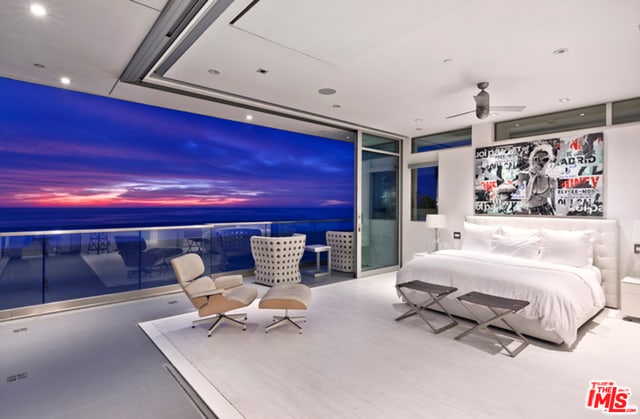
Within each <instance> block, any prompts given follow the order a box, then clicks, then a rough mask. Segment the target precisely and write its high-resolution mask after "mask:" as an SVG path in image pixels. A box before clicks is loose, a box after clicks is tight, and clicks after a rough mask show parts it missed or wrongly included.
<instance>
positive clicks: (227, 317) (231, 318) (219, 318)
mask: <svg viewBox="0 0 640 419" xmlns="http://www.w3.org/2000/svg"><path fill="white" fill-rule="evenodd" d="M236 317H238V318H242V319H243V320H247V313H238V314H224V313H221V314H216V315H215V316H212V317H205V318H203V319H198V320H194V321H192V322H191V327H192V328H194V327H196V324H198V323H202V322H208V321H211V320H212V319H215V321H214V322H213V324H212V325H211V327H210V328H209V332H208V334H207V336H208V337H211V333H212V332H213V331H214V330H215V329H216V328H217V327H218V326H220V325H221V324H222V322H223V321H228V322H230V324H233V325H235V326H242V330H247V324H246V323H245V322H242V321H240V320H238V319H237V318H236Z"/></svg>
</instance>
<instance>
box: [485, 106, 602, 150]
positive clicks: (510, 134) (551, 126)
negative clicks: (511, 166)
mask: <svg viewBox="0 0 640 419" xmlns="http://www.w3.org/2000/svg"><path fill="white" fill-rule="evenodd" d="M605 125H606V105H604V104H602V105H596V106H588V107H586V108H579V109H571V110H568V111H563V112H556V113H550V114H546V115H538V116H532V117H530V118H521V119H512V120H510V121H504V122H497V123H496V125H495V130H496V132H495V138H496V141H500V140H508V139H512V138H522V137H530V136H533V135H540V134H549V133H552V132H563V131H570V130H574V129H579V128H593V127H604V126H605Z"/></svg>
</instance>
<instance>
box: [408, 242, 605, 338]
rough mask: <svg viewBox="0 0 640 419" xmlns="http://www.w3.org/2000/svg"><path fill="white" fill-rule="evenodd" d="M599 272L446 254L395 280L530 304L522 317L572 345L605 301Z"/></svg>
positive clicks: (418, 261)
mask: <svg viewBox="0 0 640 419" xmlns="http://www.w3.org/2000/svg"><path fill="white" fill-rule="evenodd" d="M601 279H602V278H601V275H600V271H599V270H598V268H596V267H594V266H588V267H584V268H576V267H572V266H567V265H558V264H553V263H546V262H540V261H535V260H528V259H523V258H515V257H509V256H503V255H495V254H491V253H478V252H469V251H462V250H441V251H439V252H437V253H434V254H431V255H425V256H419V257H416V258H414V259H413V260H411V261H410V262H409V263H407V264H406V265H405V266H403V267H402V268H401V269H400V270H399V271H398V273H397V276H396V282H397V283H399V284H400V283H403V282H409V281H413V280H421V281H425V282H430V283H434V284H440V285H449V286H454V287H456V288H458V291H457V292H456V294H454V295H460V294H463V293H466V292H469V291H478V292H483V293H487V294H493V295H498V296H501V297H508V298H515V299H519V300H526V301H529V305H528V306H527V307H525V308H524V309H523V310H522V311H521V312H520V314H521V315H522V316H524V317H526V318H528V319H539V320H540V322H541V325H542V327H543V328H544V329H545V330H548V331H553V332H556V333H557V334H558V336H560V337H561V338H562V339H563V340H564V342H565V343H566V344H567V345H571V344H573V342H575V340H576V338H577V331H578V328H579V327H580V323H579V322H580V320H581V319H583V318H584V317H585V316H586V315H587V314H588V313H589V312H592V311H593V310H594V308H595V307H597V308H602V307H604V304H605V297H604V293H603V291H602V287H601V285H600V284H601Z"/></svg>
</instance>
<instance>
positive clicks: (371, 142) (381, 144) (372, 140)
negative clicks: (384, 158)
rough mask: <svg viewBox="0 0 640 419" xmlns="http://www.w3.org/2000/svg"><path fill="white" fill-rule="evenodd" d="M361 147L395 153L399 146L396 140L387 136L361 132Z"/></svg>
mask: <svg viewBox="0 0 640 419" xmlns="http://www.w3.org/2000/svg"><path fill="white" fill-rule="evenodd" d="M362 147H364V148H371V149H374V150H381V151H388V152H391V153H397V152H398V149H399V148H400V147H399V144H398V141H396V140H391V139H389V138H383V137H378V136H375V135H371V134H362Z"/></svg>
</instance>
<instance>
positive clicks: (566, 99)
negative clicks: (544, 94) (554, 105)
mask: <svg viewBox="0 0 640 419" xmlns="http://www.w3.org/2000/svg"><path fill="white" fill-rule="evenodd" d="M570 100H571V99H569V98H568V97H563V98H560V99H558V102H562V103H564V102H568V101H570Z"/></svg>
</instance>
